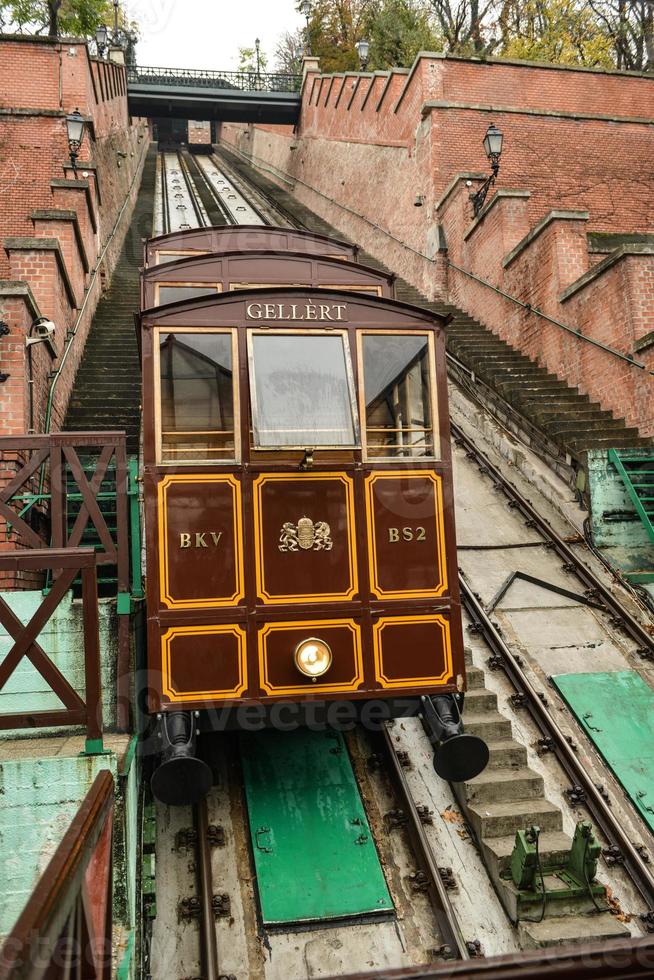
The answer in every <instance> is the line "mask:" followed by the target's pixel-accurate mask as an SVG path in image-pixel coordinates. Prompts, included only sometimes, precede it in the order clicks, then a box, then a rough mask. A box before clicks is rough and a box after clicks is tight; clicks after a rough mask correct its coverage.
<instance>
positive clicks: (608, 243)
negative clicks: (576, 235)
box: [587, 231, 654, 254]
mask: <svg viewBox="0 0 654 980" xmlns="http://www.w3.org/2000/svg"><path fill="white" fill-rule="evenodd" d="M587 238H588V251H589V252H603V253H604V254H608V253H609V252H612V251H613V249H615V248H620V246H621V245H633V244H635V243H637V242H645V243H649V244H652V245H654V234H653V233H652V232H647V231H633V232H629V231H625V232H613V231H589V232H588V235H587Z"/></svg>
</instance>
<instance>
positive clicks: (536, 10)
mask: <svg viewBox="0 0 654 980" xmlns="http://www.w3.org/2000/svg"><path fill="white" fill-rule="evenodd" d="M498 27H499V30H500V34H501V48H500V49H499V53H500V54H502V55H504V56H505V57H508V58H522V59H525V60H527V61H546V62H551V63H553V64H558V65H586V66H589V67H601V68H611V67H613V66H614V64H615V62H614V60H613V55H612V50H611V40H610V38H609V36H608V33H607V31H606V30H605V29H604V28H603V25H602V24H601V23H600V22H599V20H598V18H597V17H595V15H594V14H593V11H592V10H591V8H590V6H589V5H588V4H587V3H586V2H585V0H503V3H502V6H501V8H500V12H499V17H498Z"/></svg>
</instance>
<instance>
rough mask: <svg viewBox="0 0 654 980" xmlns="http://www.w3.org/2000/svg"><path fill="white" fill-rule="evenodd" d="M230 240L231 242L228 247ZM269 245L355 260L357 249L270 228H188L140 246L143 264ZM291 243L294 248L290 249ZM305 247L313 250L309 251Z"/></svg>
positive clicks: (308, 233)
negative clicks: (158, 257) (179, 254)
mask: <svg viewBox="0 0 654 980" xmlns="http://www.w3.org/2000/svg"><path fill="white" fill-rule="evenodd" d="M230 239H233V242H232V243H231V244H230ZM271 242H276V243H278V244H277V245H276V246H273V247H276V248H277V249H278V248H279V247H280V246H281V247H287V248H291V249H292V250H293V251H300V252H301V251H305V250H306V251H311V252H312V253H314V252H321V253H325V252H327V250H328V249H329V248H332V249H334V250H336V254H343V255H345V254H348V255H349V256H351V257H352V258H354V257H356V255H357V253H358V251H359V247H358V245H354V244H352V243H351V242H345V241H343V240H342V239H338V238H330V237H329V236H327V235H319V234H318V233H316V232H313V231H307V230H305V229H303V228H281V227H279V226H274V225H212V226H210V227H207V228H188V229H186V230H183V231H172V232H167V233H166V234H165V235H157V236H155V237H153V238H149V239H147V241H146V242H145V246H144V258H145V261H146V263H147V264H149V262H150V261H151V258H152V257H153V256H154V254H155V253H156V252H158V251H165V250H169V251H184V250H185V249H189V250H190V251H204V252H221V251H226V250H228V249H229V250H234V249H238V250H239V251H242V250H243V248H244V247H248V248H255V249H266V248H270V247H271V245H270V243H271ZM293 243H295V247H294V246H293ZM309 246H315V247H313V248H309Z"/></svg>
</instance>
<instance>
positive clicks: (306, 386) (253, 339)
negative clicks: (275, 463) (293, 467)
mask: <svg viewBox="0 0 654 980" xmlns="http://www.w3.org/2000/svg"><path fill="white" fill-rule="evenodd" d="M249 341H250V387H251V391H252V421H253V428H254V443H255V446H256V447H257V448H258V449H289V448H298V449H308V448H320V447H322V448H326V447H330V448H335V447H339V448H346V447H350V448H354V447H356V446H357V445H358V442H359V438H358V437H359V433H358V421H357V417H356V406H355V402H354V386H353V382H352V370H351V365H350V353H349V349H348V344H347V338H346V337H345V336H344V335H343V334H337V333H334V334H330V335H329V336H325V334H320V335H319V334H312V333H302V334H300V333H277V332H273V331H270V332H269V331H266V333H256V332H254V331H252V333H251V334H250V337H249Z"/></svg>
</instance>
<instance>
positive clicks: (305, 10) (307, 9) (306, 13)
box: [300, 0, 311, 55]
mask: <svg viewBox="0 0 654 980" xmlns="http://www.w3.org/2000/svg"><path fill="white" fill-rule="evenodd" d="M300 13H301V14H302V16H303V17H304V18H305V19H306V22H307V37H306V53H307V55H310V54H311V34H310V33H309V18H310V17H311V0H302V3H301V4H300Z"/></svg>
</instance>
